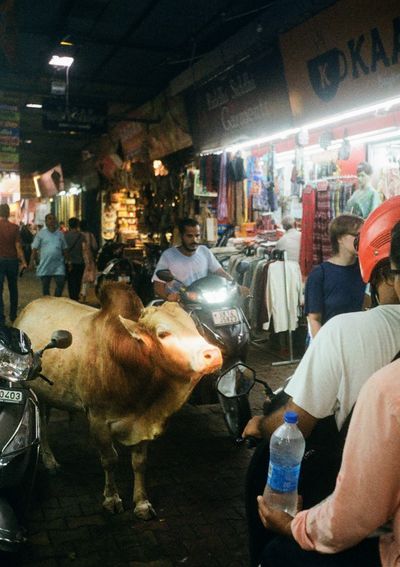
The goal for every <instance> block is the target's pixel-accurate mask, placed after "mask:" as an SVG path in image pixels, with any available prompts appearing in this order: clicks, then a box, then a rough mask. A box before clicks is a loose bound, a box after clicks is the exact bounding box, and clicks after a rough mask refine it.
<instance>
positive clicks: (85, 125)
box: [42, 97, 107, 134]
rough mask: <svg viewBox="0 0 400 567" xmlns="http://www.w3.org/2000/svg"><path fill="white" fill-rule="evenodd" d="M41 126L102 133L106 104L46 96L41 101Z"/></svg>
mask: <svg viewBox="0 0 400 567" xmlns="http://www.w3.org/2000/svg"><path fill="white" fill-rule="evenodd" d="M42 120H43V128H44V129H45V130H51V131H55V132H60V131H61V132H71V131H72V132H87V133H89V134H103V133H104V132H106V131H107V105H106V104H105V103H103V102H96V101H90V102H88V103H85V102H82V101H81V100H70V101H69V103H68V106H67V105H66V99H65V98H64V97H60V98H48V99H45V100H44V101H43V108H42Z"/></svg>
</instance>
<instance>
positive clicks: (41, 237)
mask: <svg viewBox="0 0 400 567" xmlns="http://www.w3.org/2000/svg"><path fill="white" fill-rule="evenodd" d="M45 223H46V227H45V228H42V230H41V231H40V232H38V233H37V234H36V236H35V238H34V240H33V243H32V256H31V261H30V265H31V267H33V266H34V265H35V260H36V258H37V256H38V255H39V265H38V267H37V270H36V275H37V276H39V277H40V279H41V280H42V291H43V295H50V283H51V278H54V280H55V283H56V289H55V293H54V295H55V296H56V297H61V295H62V292H63V289H64V282H65V261H66V258H67V248H68V246H67V243H66V242H65V238H64V235H63V234H62V232H60V231H59V230H58V229H57V219H56V217H55V216H54V215H53V214H52V213H49V214H47V215H46V217H45Z"/></svg>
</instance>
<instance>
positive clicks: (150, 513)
mask: <svg viewBox="0 0 400 567" xmlns="http://www.w3.org/2000/svg"><path fill="white" fill-rule="evenodd" d="M133 513H134V514H135V516H136V517H137V518H139V519H140V520H151V519H152V518H155V517H156V516H157V514H156V511H155V510H154V508H153V506H152V505H151V504H150V502H149V501H148V500H143V501H142V502H139V504H137V505H136V506H135V509H134V511H133Z"/></svg>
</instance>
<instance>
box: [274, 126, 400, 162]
mask: <svg viewBox="0 0 400 567" xmlns="http://www.w3.org/2000/svg"><path fill="white" fill-rule="evenodd" d="M396 137H400V128H397V127H396V126H389V127H388V128H383V129H381V130H371V131H369V132H363V133H361V134H354V135H353V136H348V137H347V138H346V139H347V140H348V141H349V142H350V143H352V144H357V143H358V144H361V143H362V144H369V143H372V142H382V141H385V140H389V139H391V138H396ZM342 142H343V140H342V139H337V140H333V142H332V143H331V144H330V145H329V147H328V148H327V150H326V151H328V152H330V151H334V150H338V149H339V148H340V146H341V145H342ZM303 151H304V155H305V156H312V155H316V154H320V153H321V152H323V151H324V150H323V149H322V148H321V146H320V145H319V144H313V145H312V146H307V147H306V148H304V150H303ZM294 156H295V150H288V151H286V152H279V153H277V154H276V159H277V161H278V163H279V162H281V161H283V162H284V161H285V160H288V159H290V158H294Z"/></svg>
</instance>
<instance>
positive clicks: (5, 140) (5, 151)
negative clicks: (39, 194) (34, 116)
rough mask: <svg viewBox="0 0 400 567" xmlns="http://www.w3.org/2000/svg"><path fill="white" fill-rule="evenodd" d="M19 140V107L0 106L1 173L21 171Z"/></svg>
mask: <svg viewBox="0 0 400 567" xmlns="http://www.w3.org/2000/svg"><path fill="white" fill-rule="evenodd" d="M19 140H20V131H19V112H18V107H16V106H13V105H8V104H0V173H2V172H18V171H19V153H18V146H19ZM18 179H19V178H18Z"/></svg>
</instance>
